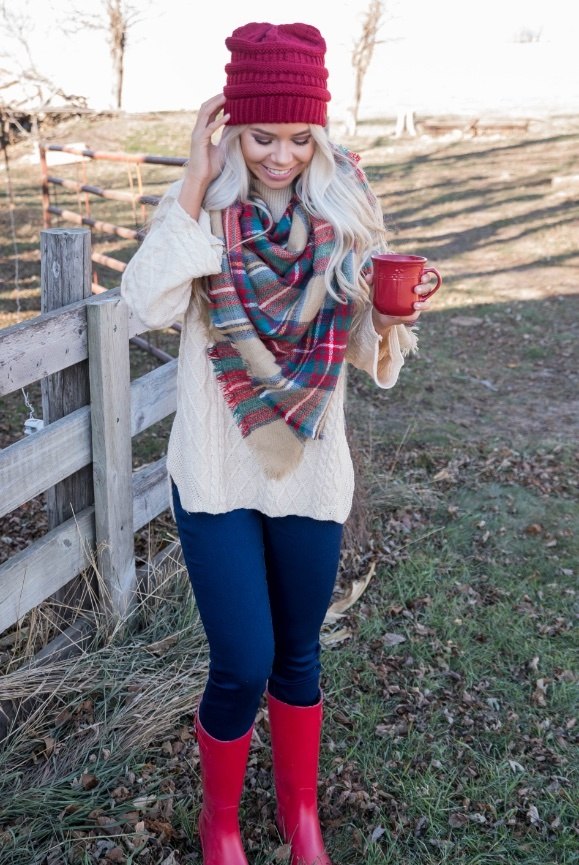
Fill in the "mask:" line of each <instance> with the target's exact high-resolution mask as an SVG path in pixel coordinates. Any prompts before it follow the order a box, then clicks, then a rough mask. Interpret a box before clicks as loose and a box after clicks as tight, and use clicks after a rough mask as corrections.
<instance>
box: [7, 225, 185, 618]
mask: <svg viewBox="0 0 579 865" xmlns="http://www.w3.org/2000/svg"><path fill="white" fill-rule="evenodd" d="M90 259H91V253H90V231H89V230H88V229H85V228H81V229H47V230H45V231H43V232H42V233H41V268H42V275H41V279H42V281H43V283H44V282H45V281H49V282H50V283H51V287H52V290H51V291H50V292H48V295H52V294H53V293H54V292H60V294H61V295H63V286H64V287H65V288H66V286H67V285H68V286H76V287H77V289H78V285H79V284H80V285H81V287H82V292H81V297H83V299H82V300H79V301H76V302H74V303H69V304H68V305H66V306H63V307H61V308H58V309H54V310H52V311H49V310H43V312H42V314H41V315H39V316H38V317H36V318H34V319H30V320H28V321H26V322H23V323H21V324H17V325H14V326H13V327H10V328H6V329H5V330H4V331H3V332H2V336H1V339H0V396H3V395H7V394H9V393H12V392H14V391H16V390H19V389H21V388H25V387H27V386H28V385H30V384H31V383H32V382H35V381H38V380H39V379H43V406H44V420H45V425H44V427H43V428H42V429H41V430H39V431H38V432H35V433H34V434H33V435H30V436H26V437H24V438H23V439H21V440H20V441H17V442H15V443H14V444H11V445H9V446H8V447H6V448H4V449H3V450H2V451H0V516H4V515H5V514H7V513H10V512H11V511H13V510H15V509H16V508H18V507H20V506H21V505H22V504H24V503H25V502H27V501H29V500H30V499H33V498H35V497H36V496H38V495H40V494H41V493H44V492H47V491H49V492H48V493H47V501H48V508H49V520H50V521H51V522H49V531H48V532H47V534H46V535H44V536H43V537H42V538H40V539H39V540H37V541H35V542H34V543H32V544H31V545H30V546H29V547H27V548H26V549H25V550H22V551H21V552H19V553H16V554H15V555H13V556H12V557H11V558H10V559H8V561H6V562H5V563H4V564H3V565H1V566H0V633H1V632H2V631H4V630H5V629H6V628H9V627H11V626H12V625H14V624H15V623H16V622H18V621H19V619H21V618H22V617H23V616H24V615H25V614H26V613H27V612H29V611H30V610H31V609H32V608H33V607H36V606H37V605H39V604H40V603H41V602H42V601H44V600H46V599H47V598H49V597H52V596H53V595H54V594H55V593H56V592H58V591H59V590H61V589H63V587H65V586H66V585H68V584H69V583H70V581H71V580H73V579H74V578H75V577H76V576H77V575H78V574H80V573H81V572H83V571H84V570H86V569H87V568H90V567H91V565H92V563H93V562H94V561H96V564H97V567H98V570H99V573H100V575H101V577H102V579H103V580H104V582H105V584H106V589H107V591H106V595H107V599H106V603H107V604H108V605H109V607H110V609H111V611H112V613H113V614H114V615H115V616H119V617H120V616H122V615H124V614H125V612H126V611H127V609H128V607H129V605H130V603H131V598H132V597H133V594H134V591H135V584H136V568H135V554H134V532H135V531H137V530H139V529H140V528H142V527H143V526H144V525H146V524H147V523H148V522H150V521H151V520H152V519H153V518H154V517H156V516H158V514H160V513H161V512H162V511H163V510H165V509H166V508H167V507H168V505H169V491H168V484H167V479H166V467H165V457H163V458H161V459H160V460H158V461H157V462H155V463H152V464H150V465H147V466H144V467H143V468H140V469H138V470H137V471H134V472H133V470H132V456H131V450H132V449H131V437H132V436H134V435H137V434H138V433H140V432H142V431H143V430H145V429H147V428H148V427H150V426H151V425H152V424H154V423H156V422H158V421H160V420H162V419H163V418H165V417H167V416H168V415H170V414H172V413H173V412H174V411H175V403H176V372H177V360H176V359H174V360H172V361H170V362H168V363H166V364H164V365H163V366H161V367H159V368H157V369H155V370H153V371H152V372H149V373H147V374H146V375H144V376H142V377H140V378H138V379H135V380H134V381H132V382H131V380H130V369H129V339H130V338H131V337H134V336H136V335H138V334H140V333H142V332H144V331H146V330H147V328H146V327H145V325H144V324H143V323H142V322H140V321H139V320H138V319H137V317H136V316H135V315H133V314H132V313H131V312H130V311H129V309H128V308H127V306H126V304H125V303H124V301H123V300H122V299H121V297H120V295H119V289H118V288H116V289H111V290H109V291H107V292H106V293H105V294H101V295H98V296H96V297H91V296H90V294H91V290H90V286H91V266H90ZM65 293H66V291H64V294H65ZM83 388H84V390H83ZM68 391H71V392H74V393H75V394H76V395H77V396H76V399H77V401H79V404H77V405H75V404H74V399H72V400H71V399H69V397H68V396H67V393H68ZM79 394H80V397H79ZM55 401H60V403H61V406H60V411H59V412H58V415H59V416H58V417H57V416H56V415H54V413H53V414H51V408H50V406H54V404H55ZM60 414H62V415H63V416H62V417H60ZM71 479H72V480H71ZM75 487H76V489H75Z"/></svg>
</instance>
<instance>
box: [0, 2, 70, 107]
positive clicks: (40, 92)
mask: <svg viewBox="0 0 579 865" xmlns="http://www.w3.org/2000/svg"><path fill="white" fill-rule="evenodd" d="M0 27H1V29H2V35H3V39H2V48H1V50H0V60H1V62H2V66H1V67H0V91H1V92H0V107H1V108H2V109H3V111H9V110H12V111H17V110H18V109H19V108H22V109H25V108H30V107H34V108H35V109H37V110H40V109H42V108H46V107H47V106H49V105H50V104H51V102H53V100H54V99H58V100H59V101H60V102H61V103H62V102H65V103H72V104H74V105H85V104H86V100H84V99H83V97H81V96H77V95H74V94H69V93H65V92H64V91H63V90H62V89H61V88H60V87H59V86H58V85H57V84H56V83H55V82H54V81H52V79H50V78H49V77H47V76H46V75H45V74H44V73H43V72H42V71H41V70H40V69H39V67H38V65H37V64H36V61H35V59H34V57H33V53H32V49H31V47H30V36H31V33H32V31H33V30H34V20H33V19H32V18H31V17H30V16H29V15H27V14H26V12H24V11H22V7H21V6H17V5H16V3H12V4H10V3H7V2H6V0H0Z"/></svg>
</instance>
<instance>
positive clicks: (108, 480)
mask: <svg viewBox="0 0 579 865" xmlns="http://www.w3.org/2000/svg"><path fill="white" fill-rule="evenodd" d="M87 323H88V348H89V362H90V364H89V368H90V394H91V423H92V447H93V479H94V501H95V527H96V542H97V563H98V569H99V573H100V575H101V577H102V578H103V580H104V582H105V584H106V587H107V593H108V599H103V600H107V601H108V603H109V605H110V608H111V612H112V613H113V615H114V616H115V617H120V616H123V615H124V613H126V611H127V609H128V607H129V604H130V601H131V597H132V594H133V592H134V589H135V586H136V570H135V547H134V535H133V483H132V480H133V474H132V456H131V454H132V448H131V395H130V366H129V332H128V313H127V307H126V304H125V303H124V301H122V300H120V299H119V298H107V297H106V296H105V297H103V298H102V300H100V301H98V302H97V303H94V304H90V305H89V306H88V307H87Z"/></svg>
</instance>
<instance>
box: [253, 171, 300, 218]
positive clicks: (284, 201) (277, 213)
mask: <svg viewBox="0 0 579 865" xmlns="http://www.w3.org/2000/svg"><path fill="white" fill-rule="evenodd" d="M251 191H252V192H255V193H257V195H259V197H260V198H261V199H262V200H263V201H265V203H266V204H267V206H268V207H269V210H270V213H271V215H272V219H273V221H274V222H279V220H280V219H281V218H282V216H283V215H284V213H285V211H286V208H287V206H288V204H289V203H290V201H291V197H292V195H293V192H294V189H293V186H291V185H290V186H284V187H283V188H282V189H270V188H269V186H266V185H265V183H263V182H262V181H261V180H258V179H257V178H253V179H252V181H251Z"/></svg>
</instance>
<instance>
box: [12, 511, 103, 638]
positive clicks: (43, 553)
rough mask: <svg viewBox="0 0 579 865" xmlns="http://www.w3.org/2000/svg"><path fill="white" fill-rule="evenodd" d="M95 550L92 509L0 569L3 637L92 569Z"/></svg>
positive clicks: (48, 534)
mask: <svg viewBox="0 0 579 865" xmlns="http://www.w3.org/2000/svg"><path fill="white" fill-rule="evenodd" d="M94 546H95V529H94V509H93V508H88V509H87V510H86V511H83V513H81V514H78V515H77V516H76V517H73V518H72V519H70V520H68V521H67V522H66V523H63V524H62V525H61V526H59V527H58V528H56V529H53V530H52V531H51V532H48V533H47V534H46V535H44V537H42V538H40V540H38V541H36V542H35V543H34V544H31V546H29V547H27V548H26V549H25V550H22V551H21V552H20V553H16V555H14V556H12V558H10V559H8V561H7V562H5V563H4V564H3V565H0V633H1V632H2V631H4V630H6V628H9V627H10V626H11V625H13V624H15V622H17V621H18V619H20V618H22V616H24V615H25V614H26V613H27V612H28V611H29V610H31V609H32V608H33V607H37V606H38V605H39V604H41V603H42V602H43V601H45V600H46V598H48V597H50V596H51V595H53V594H54V593H55V592H57V591H58V590H59V589H61V588H62V587H63V586H65V585H66V584H67V583H68V582H70V580H72V579H73V577H75V576H76V575H77V574H79V573H80V572H81V571H83V570H84V569H85V568H87V567H89V566H90V563H91V551H92V550H94Z"/></svg>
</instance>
